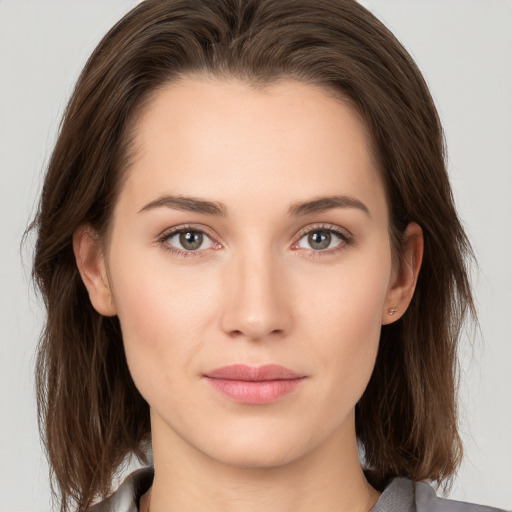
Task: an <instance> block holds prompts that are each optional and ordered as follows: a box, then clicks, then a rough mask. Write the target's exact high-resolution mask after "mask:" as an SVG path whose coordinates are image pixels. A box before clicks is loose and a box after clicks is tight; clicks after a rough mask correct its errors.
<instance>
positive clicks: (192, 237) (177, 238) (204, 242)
mask: <svg viewBox="0 0 512 512" xmlns="http://www.w3.org/2000/svg"><path fill="white" fill-rule="evenodd" d="M167 243H169V244H170V245H172V246H174V247H176V248H178V249H181V250H185V251H197V250H199V249H208V248H209V247H211V246H212V244H213V242H212V240H211V239H210V237H209V236H208V235H206V234H205V233H202V232H201V231H194V230H192V229H188V230H184V231H179V232H177V233H175V234H174V235H173V236H171V237H170V238H169V239H168V240H167Z"/></svg>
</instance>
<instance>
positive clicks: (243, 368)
mask: <svg viewBox="0 0 512 512" xmlns="http://www.w3.org/2000/svg"><path fill="white" fill-rule="evenodd" d="M204 377H205V378H206V380H207V381H208V383H209V384H210V385H211V386H212V387H213V388H214V389H216V390H217V391H219V392H221V393H222V394H224V395H226V396H228V397H229V398H231V399H233V400H235V401H236V402H240V403H245V404H268V403H271V402H274V401H276V400H278V399H279V398H281V397H283V396H285V395H288V394H289V393H291V392H292V391H294V390H295V389H296V388H297V386H299V385H300V383H301V382H302V381H303V380H304V379H305V378H306V376H305V375H301V374H299V373H296V372H294V371H292V370H290V369H288V368H285V367H284V366H279V365H276V364H268V365H264V366H256V367H254V366H247V365H244V364H234V365H230V366H223V367H222V368H217V369H216V370H212V371H210V372H208V373H207V374H205V375H204Z"/></svg>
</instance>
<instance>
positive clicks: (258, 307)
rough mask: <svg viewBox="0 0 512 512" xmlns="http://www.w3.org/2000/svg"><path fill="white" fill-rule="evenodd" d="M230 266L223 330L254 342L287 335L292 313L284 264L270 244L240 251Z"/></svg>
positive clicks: (257, 245) (227, 275)
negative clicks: (254, 340) (275, 335)
mask: <svg viewBox="0 0 512 512" xmlns="http://www.w3.org/2000/svg"><path fill="white" fill-rule="evenodd" d="M229 266H230V268H229V270H228V271H227V273H226V279H227V280H228V281H229V282H228V283H226V284H227V287H228V289H229V293H228V298H227V301H226V303H225V304H224V310H223V313H222V328H223V330H224V331H226V332H228V333H230V334H231V335H239V336H241V335H245V336H246V337H248V338H251V339H261V338H264V337H265V336H268V335H270V334H284V333H285V332H286V331H287V330H288V329H289V326H290V320H291V314H290V313H291V312H290V310H289V304H288V303H287V301H286V300H285V297H284V293H283V292H284V290H283V284H284V283H283V281H284V275H283V272H282V267H281V265H280V261H279V260H278V258H277V256H276V255H275V254H274V253H273V251H272V249H271V248H270V247H269V246H268V244H251V247H246V248H245V249H244V250H243V251H242V250H240V251H237V253H236V255H234V256H233V258H232V260H231V261H230V263H229Z"/></svg>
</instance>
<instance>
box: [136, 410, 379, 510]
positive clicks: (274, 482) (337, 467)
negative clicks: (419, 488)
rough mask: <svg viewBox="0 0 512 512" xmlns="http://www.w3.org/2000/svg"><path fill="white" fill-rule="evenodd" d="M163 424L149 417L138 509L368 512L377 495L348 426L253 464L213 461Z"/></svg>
mask: <svg viewBox="0 0 512 512" xmlns="http://www.w3.org/2000/svg"><path fill="white" fill-rule="evenodd" d="M162 427H163V425H161V424H159V420H158V419H153V418H152V428H153V453H154V464H155V479H154V483H153V487H152V489H151V491H150V493H148V495H147V496H146V497H145V500H143V501H142V502H141V510H142V511H146V510H148V509H150V511H151V512H164V511H165V512H168V511H171V510H180V511H182V512H189V511H194V512H195V511H202V510H204V511H208V512H221V511H222V512H242V511H243V512H261V510H265V512H306V511H307V512H310V511H311V510H315V512H344V511H349V510H350V511H351V512H359V511H360V512H367V511H368V510H370V508H371V507H372V506H373V505H374V504H375V502H376V501H377V499H378V497H379V493H378V492H377V491H376V490H375V489H373V488H372V487H371V486H370V485H369V484H368V482H367V481H366V479H365V477H364V474H363V471H362V469H361V465H360V462H359V455H358V451H357V442H356V436H355V432H354V429H353V425H351V428H350V429H346V428H345V429H342V430H341V431H340V432H338V433H337V434H336V435H335V436H332V438H330V439H327V440H326V441H325V442H324V443H323V444H322V445H321V446H318V447H316V448H315V449H314V450H312V451H311V452H309V453H306V454H305V455H303V456H302V457H301V458H299V459H297V460H294V461H292V462H289V463H286V464H282V465H277V466H271V465H269V466H268V467H258V468H255V467H241V466H234V465H229V464H225V463H223V462H221V461H218V460H214V459H213V458H211V457H208V456H207V455H206V454H204V453H201V452H199V451H197V450H196V449H195V448H193V447H191V446H190V445H189V444H187V443H186V442H184V441H183V440H181V438H179V437H178V436H176V435H175V434H171V433H170V432H168V431H166V428H162ZM346 430H348V431H347V432H345V431H346Z"/></svg>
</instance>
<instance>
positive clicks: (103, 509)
mask: <svg viewBox="0 0 512 512" xmlns="http://www.w3.org/2000/svg"><path fill="white" fill-rule="evenodd" d="M152 483H153V468H143V469H138V470H137V471H134V472H133V473H131V474H130V475H129V476H128V477H127V478H126V479H125V480H124V481H123V483H122V484H121V485H120V486H119V488H118V489H117V491H116V492H115V493H114V494H112V495H111V496H109V497H108V498H107V499H105V500H103V501H101V502H100V503H97V504H96V505H93V506H92V507H90V508H88V509H87V510H86V512H138V509H139V500H140V497H141V496H142V495H143V494H144V493H145V492H146V491H147V490H148V489H149V487H150V486H151V484H152Z"/></svg>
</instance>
